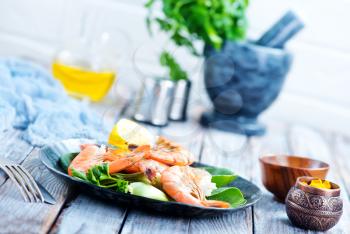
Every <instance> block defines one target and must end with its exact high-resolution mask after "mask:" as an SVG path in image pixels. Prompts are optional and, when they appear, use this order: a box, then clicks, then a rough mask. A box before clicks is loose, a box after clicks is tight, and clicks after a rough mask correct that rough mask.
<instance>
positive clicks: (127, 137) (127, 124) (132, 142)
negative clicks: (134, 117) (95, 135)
mask: <svg viewBox="0 0 350 234" xmlns="http://www.w3.org/2000/svg"><path fill="white" fill-rule="evenodd" d="M153 141H154V137H153V135H152V134H151V133H150V132H149V131H148V130H147V129H146V128H144V127H143V126H141V125H139V124H137V123H135V122H134V121H131V120H129V119H120V120H119V121H118V122H117V123H116V124H115V125H114V127H113V129H112V131H111V133H110V135H109V139H108V143H109V144H111V145H113V146H116V147H118V148H120V149H126V150H127V149H128V148H129V146H140V145H151V144H152V143H153Z"/></svg>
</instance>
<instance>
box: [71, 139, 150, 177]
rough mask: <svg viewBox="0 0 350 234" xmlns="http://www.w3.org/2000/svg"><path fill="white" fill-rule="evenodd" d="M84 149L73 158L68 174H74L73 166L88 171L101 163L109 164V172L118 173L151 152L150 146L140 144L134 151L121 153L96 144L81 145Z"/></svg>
mask: <svg viewBox="0 0 350 234" xmlns="http://www.w3.org/2000/svg"><path fill="white" fill-rule="evenodd" d="M81 149H82V151H81V152H80V153H79V154H78V155H77V156H76V157H75V158H74V159H73V161H72V162H71V164H70V165H69V168H68V174H69V175H72V168H74V169H75V170H78V171H83V172H86V171H88V170H89V169H90V168H91V167H93V166H95V165H98V164H101V163H108V164H109V172H110V173H116V172H119V171H122V170H124V169H125V168H127V167H130V166H132V165H133V164H135V163H136V162H138V161H140V160H142V159H143V158H144V157H145V155H146V154H148V152H149V149H150V148H149V146H140V147H138V148H136V149H135V150H134V151H132V152H128V153H120V152H119V151H115V150H112V149H107V148H106V147H105V146H101V147H98V146H97V145H94V144H84V145H81Z"/></svg>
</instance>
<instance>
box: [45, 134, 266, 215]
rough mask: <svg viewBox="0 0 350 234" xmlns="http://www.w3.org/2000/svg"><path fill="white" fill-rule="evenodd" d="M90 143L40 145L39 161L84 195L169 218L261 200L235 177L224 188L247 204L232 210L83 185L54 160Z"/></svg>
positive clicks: (249, 185) (254, 189)
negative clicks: (239, 193)
mask: <svg viewBox="0 0 350 234" xmlns="http://www.w3.org/2000/svg"><path fill="white" fill-rule="evenodd" d="M87 142H93V141H91V140H86V139H69V140H64V141H61V142H58V143H55V144H52V145H47V146H44V147H43V148H42V149H41V150H40V152H39V155H40V159H41V161H42V162H43V163H44V164H45V166H46V167H47V168H48V169H49V170H50V171H51V172H53V173H54V174H55V175H56V176H58V177H60V178H63V179H65V180H66V181H68V182H69V183H71V184H73V185H77V186H79V187H80V188H81V190H82V191H84V192H86V193H87V194H92V195H96V196H98V197H101V198H103V199H108V200H112V201H114V202H116V203H118V204H121V205H130V206H132V207H142V208H146V209H149V210H153V211H156V212H162V213H166V214H170V215H180V216H196V217H197V216H210V215H218V214H223V213H228V212H233V211H236V210H240V209H244V208H247V207H249V206H251V205H253V204H255V203H256V202H257V201H258V200H259V199H260V197H261V191H260V189H259V188H258V187H257V186H256V185H254V184H252V183H251V182H249V181H248V180H246V179H244V178H242V177H238V178H237V179H236V180H234V181H233V182H232V183H231V184H229V185H228V186H235V187H238V188H239V189H240V190H241V191H242V192H243V194H244V197H245V199H246V200H247V202H246V203H245V204H244V205H241V206H239V207H235V208H229V209H220V208H206V207H199V206H193V205H188V204H184V203H179V202H171V201H169V202H163V201H158V200H153V199H149V198H145V197H140V196H135V195H131V194H127V193H120V192H116V191H112V190H109V189H105V188H101V187H98V186H96V185H93V184H89V183H86V182H84V181H81V180H78V179H76V178H73V177H71V176H69V175H67V173H66V172H64V171H63V170H62V169H61V166H60V165H59V163H58V161H59V158H60V156H61V155H63V154H66V153H71V152H79V150H80V149H79V146H80V144H82V143H87ZM193 166H195V167H199V166H207V165H205V164H201V163H195V164H193Z"/></svg>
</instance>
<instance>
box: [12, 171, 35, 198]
mask: <svg viewBox="0 0 350 234" xmlns="http://www.w3.org/2000/svg"><path fill="white" fill-rule="evenodd" d="M11 168H12V169H13V170H14V171H16V173H17V175H18V176H19V177H20V179H21V182H22V185H23V186H24V187H25V188H26V190H27V193H28V194H30V195H31V197H32V198H33V202H38V201H40V200H39V198H38V195H37V194H36V192H35V190H34V188H33V186H32V185H31V183H30V181H29V180H28V178H27V176H26V175H25V174H24V173H23V172H22V171H20V170H19V169H18V167H17V165H11Z"/></svg>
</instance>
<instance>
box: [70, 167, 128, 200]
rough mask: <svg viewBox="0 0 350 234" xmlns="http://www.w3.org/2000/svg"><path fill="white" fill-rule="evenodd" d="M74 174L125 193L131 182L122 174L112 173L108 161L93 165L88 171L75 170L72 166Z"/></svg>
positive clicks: (95, 183)
mask: <svg viewBox="0 0 350 234" xmlns="http://www.w3.org/2000/svg"><path fill="white" fill-rule="evenodd" d="M72 176H73V177H76V178H79V179H81V180H84V181H86V182H88V183H91V184H94V185H97V186H99V187H103V188H111V189H113V190H116V191H119V192H123V193H126V192H127V191H128V184H129V182H128V181H127V180H124V179H123V178H121V177H120V176H117V175H113V176H112V175H110V174H109V166H108V164H107V163H103V164H99V165H95V166H93V167H91V168H90V169H89V170H88V171H87V172H86V173H84V172H81V171H78V170H75V169H74V168H73V167H72Z"/></svg>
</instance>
